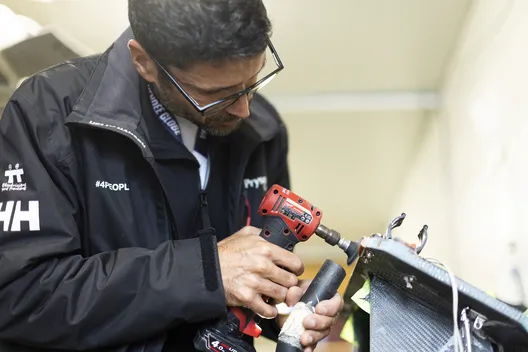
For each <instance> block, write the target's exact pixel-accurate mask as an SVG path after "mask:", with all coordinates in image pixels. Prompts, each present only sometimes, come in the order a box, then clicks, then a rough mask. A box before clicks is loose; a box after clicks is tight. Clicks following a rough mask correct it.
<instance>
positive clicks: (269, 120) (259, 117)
mask: <svg viewBox="0 0 528 352" xmlns="http://www.w3.org/2000/svg"><path fill="white" fill-rule="evenodd" d="M248 123H249V124H250V125H251V126H252V127H253V129H254V130H255V131H256V132H257V134H258V135H259V136H260V138H261V140H262V141H273V140H276V139H277V138H279V139H280V138H282V136H283V135H284V134H286V133H287V132H286V130H287V129H286V125H285V123H284V120H283V118H282V116H281V115H280V113H279V111H278V110H277V109H276V108H275V106H274V105H273V104H272V103H271V102H270V101H269V100H268V99H267V98H266V97H264V96H263V95H260V94H255V96H254V98H253V102H252V105H251V117H250V118H249V119H248Z"/></svg>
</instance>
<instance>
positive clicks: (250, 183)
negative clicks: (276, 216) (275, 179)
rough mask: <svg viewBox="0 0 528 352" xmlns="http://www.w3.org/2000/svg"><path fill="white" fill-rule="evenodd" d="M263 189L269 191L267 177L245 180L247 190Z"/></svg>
mask: <svg viewBox="0 0 528 352" xmlns="http://www.w3.org/2000/svg"><path fill="white" fill-rule="evenodd" d="M261 187H262V189H263V190H264V191H266V190H267V189H268V178H267V177H266V176H260V177H256V178H246V179H244V188H245V189H250V188H254V189H258V188H261Z"/></svg>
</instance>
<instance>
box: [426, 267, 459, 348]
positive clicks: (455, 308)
mask: <svg viewBox="0 0 528 352" xmlns="http://www.w3.org/2000/svg"><path fill="white" fill-rule="evenodd" d="M424 259H426V260H428V261H430V262H432V263H435V264H438V265H440V266H442V267H444V268H445V270H446V271H447V273H448V274H449V280H450V281H451V289H452V291H453V338H454V340H455V341H454V343H455V352H464V346H463V343H462V337H461V336H460V330H459V328H458V286H457V283H456V277H455V274H453V272H452V271H451V269H449V267H448V266H447V265H445V264H443V263H441V262H440V261H439V260H437V259H434V258H424Z"/></svg>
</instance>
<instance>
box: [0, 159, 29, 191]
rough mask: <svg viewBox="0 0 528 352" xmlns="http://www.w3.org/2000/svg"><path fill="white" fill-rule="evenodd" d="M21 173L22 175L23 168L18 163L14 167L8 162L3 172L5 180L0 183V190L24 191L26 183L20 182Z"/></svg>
mask: <svg viewBox="0 0 528 352" xmlns="http://www.w3.org/2000/svg"><path fill="white" fill-rule="evenodd" d="M22 175H24V169H22V168H21V167H20V165H19V164H16V165H15V167H13V165H11V164H10V165H9V167H8V169H7V170H6V171H5V172H4V176H5V178H6V180H7V182H5V183H2V192H10V191H25V190H26V184H25V183H22Z"/></svg>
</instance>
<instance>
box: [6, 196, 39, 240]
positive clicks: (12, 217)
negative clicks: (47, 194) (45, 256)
mask: <svg viewBox="0 0 528 352" xmlns="http://www.w3.org/2000/svg"><path fill="white" fill-rule="evenodd" d="M22 223H27V224H28V229H29V231H39V230H40V207H39V201H38V200H31V201H29V202H28V206H27V210H22V202H21V201H16V202H15V201H14V200H11V201H9V202H5V203H3V202H0V225H1V224H3V226H2V227H0V228H2V229H3V231H4V232H20V231H22Z"/></svg>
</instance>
